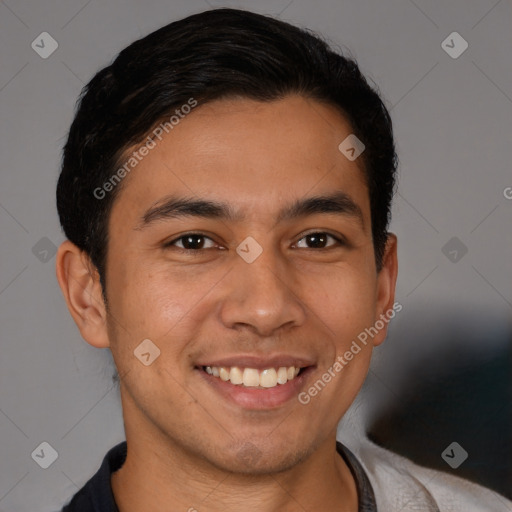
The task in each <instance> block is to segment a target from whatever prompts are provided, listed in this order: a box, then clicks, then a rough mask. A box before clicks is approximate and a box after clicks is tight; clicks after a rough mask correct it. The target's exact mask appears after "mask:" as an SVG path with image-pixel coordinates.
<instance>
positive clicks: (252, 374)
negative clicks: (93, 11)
mask: <svg viewBox="0 0 512 512" xmlns="http://www.w3.org/2000/svg"><path fill="white" fill-rule="evenodd" d="M396 164H397V159H396V154H395V149H394V142H393V135H392V125H391V120H390V118H389V114H388V112H387V110H386V108H385V107H384V105H383V103H382V101H381V99H380V97H379V96H378V94H377V93H376V92H375V91H374V90H373V89H372V88H371V87H370V86H369V85H368V83H367V82H366V80H365V79H364V77H363V76H362V75H361V73H360V71H359V69H358V67H357V65H356V63H355V62H353V61H352V60H349V59H346V58H345V57H343V56H341V55H338V54H336V53H334V52H333V51H332V50H330V49H329V48H328V47H327V45H326V44H325V43H324V42H322V41H321V40H320V39H319V38H317V37H316V36H313V35H311V34H309V33H307V32H305V31H302V30H300V29H298V28H295V27H293V26H290V25H288V24H286V23H283V22H280V21H277V20H274V19H271V18H268V17H264V16H260V15H257V14H253V13H250V12H244V11H237V10H231V9H219V10H212V11H208V12H205V13H201V14H197V15H194V16H190V17H188V18H186V19H183V20H181V21H178V22H175V23H172V24H170V25H168V26H166V27H163V28H161V29H160V30H157V31H156V32H154V33H152V34H150V35H148V36H147V37H145V38H143V39H141V40H139V41H137V42H135V43H133V44H132V45H130V46H129V47H128V48H126V49H125V50H123V51H122V52H121V53H120V54H119V56H118V57H117V58H116V60H115V61H114V62H113V63H112V65H110V66H108V67H107V68H105V69H103V70H101V71H100V72H99V73H98V74H97V75H96V76H95V77H94V78H93V79H92V80H91V82H90V83H89V84H88V85H87V87H86V89H85V91H84V94H83V95H82V98H81V102H80V105H79V108H78V110H77V113H76V117H75V120H74V121H73V124H72V126H71V129H70V133H69V138H68V141H67V144H66V146H65V150H64V158H63V166H62V173H61V176H60V178H59V183H58V189H57V204H58V210H59V215H60V219H61V223H62V226H63V229H64V232H65V234H66V236H67V238H68V241H66V242H64V243H63V244H62V246H61V247H60V248H59V252H58V255H57V276H58V280H59V284H60V286H61V288H62V290H63V293H64V296H65V299H66V301H67V304H68V308H69V310H70V312H71V314H72V316H73V318H74V320H75V322H76V323H77V326H78V328H79V329H80V332H81V334H82V336H83V338H84V339H85V340H86V341H87V342H88V343H90V344H91V345H93V346H96V347H102V348H105V347H109V348H110V350H111V351H112V354H113V357H114V361H115V364H116V367H117V370H118V374H119V380H120V391H121V400H122V407H123V416H124V424H125V431H126V443H122V444H120V445H118V446H116V447H114V448H113V449H112V450H111V451H110V452H109V453H108V454H107V456H106V457H105V459H104V462H103V464H102V466H101V468H100V469H99V471H98V472H97V473H96V475H95V476H94V477H93V478H92V479H91V480H90V481H89V482H88V483H87V484H86V485H85V486H84V488H83V489H81V490H80V491H79V492H78V493H77V494H76V495H75V496H74V497H73V499H72V500H71V502H70V503H69V504H68V505H67V506H65V507H64V509H63V510H64V511H69V512H78V511H86V510H87V511H95V512H107V511H108V512H110V511H116V510H118V511H121V512H134V511H146V510H148V511H152V512H153V511H154V512H160V511H162V512H163V511H187V510H188V511H194V510H208V511H212V512H216V511H234V510H240V509H242V510H257V511H262V512H267V511H268V512H270V511H276V510H280V511H298V510H315V511H316V510H323V511H346V512H354V511H357V510H360V511H363V510H364V511H375V510H379V511H391V510H425V511H426V510H428V511H435V510H447V511H448V510H450V511H452V510H461V511H462V510H464V511H465V512H467V511H472V510H475V511H476V510H478V511H480V510H496V511H500V510H510V504H508V503H507V502H506V500H505V499H504V498H502V497H500V496H498V495H497V494H495V493H493V492H491V491H487V490H485V489H484V488H482V487H479V486H477V485H475V484H469V483H468V482H465V481H463V480H460V479H457V478H454V477H451V476H448V475H444V474H441V473H437V472H434V471H430V470H426V469H422V468H419V467H417V466H415V465H414V464H412V463H411V462H409V461H406V460H405V459H402V458H400V457H398V456H393V455H392V454H389V452H386V451H385V450H382V449H380V448H377V447H371V448H368V449H367V450H366V451H365V450H364V449H363V450H361V452H360V453H361V454H360V456H359V457H356V456H355V455H354V454H353V453H352V452H351V451H350V450H348V449H347V448H346V447H345V446H343V445H341V444H340V443H337V442H336V427H337V424H338V422H339V420H340V419H341V418H342V417H343V415H344V413H345V412H346V411H347V409H348V408H349V406H350V405H351V403H352V402H353V400H354V399H355V397H356V395H357V393H358V391H359V389H360V388H361V386H362V384H363V382H364V379H365V376H366V373H367V371H368V367H369V364H370V359H371V353H372V349H373V347H374V346H377V345H378V344H380V343H382V341H383V340H384V339H385V336H386V329H387V325H388V322H389V320H390V319H391V318H392V317H393V316H394V314H395V313H396V311H399V309H400V308H401V305H400V304H399V303H398V302H396V301H395V297H394V291H395V281H396V276H397V253H396V243H397V242H396V237H395V235H393V234H391V233H388V232H387V227H388V222H389V216H390V203H391V198H392V194H393V188H394V174H395V169H396ZM371 329H373V330H371ZM363 332H371V336H366V338H365V337H362V336H361V333H363Z"/></svg>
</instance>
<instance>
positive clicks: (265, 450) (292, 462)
mask: <svg viewBox="0 0 512 512" xmlns="http://www.w3.org/2000/svg"><path fill="white" fill-rule="evenodd" d="M228 452H229V453H230V454H231V457H229V458H226V457H223V458H222V461H219V462H218V463H217V464H216V465H217V466H219V467H220V468H221V469H223V470H224V471H229V472H231V473H236V474H241V475H248V476H250V475H254V476H256V475H265V474H267V475H270V474H275V473H281V472H283V471H287V470H289V469H291V468H293V467H294V466H296V465H297V464H299V463H300V462H301V461H302V460H304V459H305V458H306V457H307V456H308V454H309V451H308V450H305V449H304V448H303V447H293V446H288V447H286V446H283V444H281V445H279V446H278V447H276V446H268V443H267V445H266V446H258V445H257V444H256V443H253V442H251V441H245V442H243V443H241V444H237V445H236V446H232V447H230V449H229V450H228Z"/></svg>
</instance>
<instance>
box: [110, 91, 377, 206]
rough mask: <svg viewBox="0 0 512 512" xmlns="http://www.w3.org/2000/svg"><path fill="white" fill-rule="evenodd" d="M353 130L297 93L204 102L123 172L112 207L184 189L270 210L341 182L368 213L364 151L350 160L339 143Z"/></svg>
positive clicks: (187, 192) (329, 108) (188, 193)
mask: <svg viewBox="0 0 512 512" xmlns="http://www.w3.org/2000/svg"><path fill="white" fill-rule="evenodd" d="M351 133H352V132H351V126H350V124H349V123H348V121H347V120H346V119H345V118H344V117H343V116H342V115H341V114H340V112H339V111H338V110H336V109H335V108H334V107H332V106H330V105H326V104H322V103H320V102H317V101H315V100H311V99H306V98H303V97H299V96H290V97H286V98H284V99H280V100H276V101H272V102H258V101H254V100H249V99H239V98H237V99H224V100H217V101H213V102H210V103H206V104H204V105H198V106H197V107H195V109H193V110H192V111H191V112H190V113H189V114H188V115H186V116H183V117H182V118H181V119H180V120H179V122H178V123H177V124H175V125H174V126H173V128H172V130H171V131H170V132H169V133H167V134H164V135H163V136H162V139H161V140H158V139H155V141H156V145H155V146H154V148H153V149H151V151H149V152H148V154H147V155H146V156H144V158H142V159H141V160H140V161H139V162H138V163H137V165H136V166H135V167H134V169H133V170H132V171H131V172H130V173H129V175H128V176H127V177H126V178H125V179H124V181H123V183H122V191H121V193H120V194H119V197H118V199H117V201H116V203H115V204H114V207H113V210H116V209H119V208H123V204H124V205H126V204H128V203H130V204H131V205H132V206H134V205H140V206H141V207H145V208H147V207H148V206H151V205H152V204H155V203H157V202H158V201H159V200H160V199H161V198H162V197H164V196H166V195H169V194H174V195H179V194H180V193H181V194H182V195H186V196H188V197H190V196H200V197H206V198H209V199H212V200H218V201H222V202H229V203H231V204H232V205H233V206H234V208H236V209H238V210H240V211H243V213H249V214H250V213H251V212H258V214H260V215H263V214H264V212H267V213H268V214H269V215H272V213H273V212H275V211H277V210H278V209H280V206H282V204H283V202H290V201H291V200H293V199H296V198H298V197H301V196H304V195H306V194H308V193H309V194H311V195H318V194H326V193H332V192H334V191H336V190H341V191H343V192H345V193H347V194H349V195H350V196H351V197H352V199H353V200H354V201H355V202H357V203H358V204H359V206H360V207H361V210H363V213H365V214H366V213H367V214H368V215H369V213H368V212H369V210H368V208H369V199H368V197H367V195H368V192H367V187H366V180H365V176H364V171H363V163H362V159H361V158H359V159H356V160H355V161H350V160H348V159H347V158H346V157H345V156H344V155H343V154H342V153H341V152H340V150H339V149H338V146H339V144H340V143H341V142H342V141H343V140H344V139H345V138H346V137H347V136H348V135H350V134H351ZM136 149H137V148H131V149H130V151H129V152H128V153H127V154H126V156H125V158H126V159H128V158H129V157H130V154H131V153H132V152H133V151H134V150H136ZM123 209H124V208H123ZM112 214H113V215H114V211H113V212H112Z"/></svg>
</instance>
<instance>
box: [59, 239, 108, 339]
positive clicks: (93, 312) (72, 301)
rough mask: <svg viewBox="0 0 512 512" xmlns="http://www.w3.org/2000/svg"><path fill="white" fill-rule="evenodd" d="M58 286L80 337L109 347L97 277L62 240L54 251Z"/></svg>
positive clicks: (73, 247)
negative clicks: (55, 251)
mask: <svg viewBox="0 0 512 512" xmlns="http://www.w3.org/2000/svg"><path fill="white" fill-rule="evenodd" d="M56 272H57V280H58V282H59V286H60V288H61V290H62V294H63V295H64V299H65V300H66V304H67V306H68V309H69V312H70V313H71V316H72V317H73V320H74V321H75V323H76V325H77V327H78V329H79V330H80V334H81V335H82V337H83V338H84V339H85V341H87V343H89V344H90V345H92V346H94V347H98V348H106V347H108V346H109V345H110V343H109V339H108V331H107V322H106V319H107V312H106V307H105V303H104V300H103V295H102V291H101V283H100V279H99V274H98V271H97V270H96V268H95V267H94V265H93V264H92V262H91V260H90V258H89V256H88V255H87V254H86V253H84V252H83V251H82V250H80V249H79V248H78V247H77V246H76V245H74V244H73V243H71V242H70V241H69V240H66V241H65V242H63V243H62V244H61V246H60V247H59V249H58V251H57V257H56Z"/></svg>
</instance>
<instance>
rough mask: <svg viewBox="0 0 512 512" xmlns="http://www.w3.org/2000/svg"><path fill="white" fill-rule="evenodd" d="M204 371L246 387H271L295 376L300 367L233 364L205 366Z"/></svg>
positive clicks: (284, 382)
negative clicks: (261, 368) (254, 366)
mask: <svg viewBox="0 0 512 512" xmlns="http://www.w3.org/2000/svg"><path fill="white" fill-rule="evenodd" d="M205 371H206V373H209V374H210V375H213V376H214V377H220V378H221V379H222V380H223V381H228V380H229V381H230V382H231V384H236V385H243V386H246V387H258V386H261V387H263V388H273V387H275V386H277V385H278V384H286V383H287V382H288V381H289V380H292V379H294V378H295V377H297V375H298V373H299V371H300V368H296V367H295V366H288V367H286V366H281V367H280V368H277V369H275V368H266V369H265V370H262V371H260V370H257V369H256V368H238V367H237V366H233V367H231V368H226V367H225V366H205Z"/></svg>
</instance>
